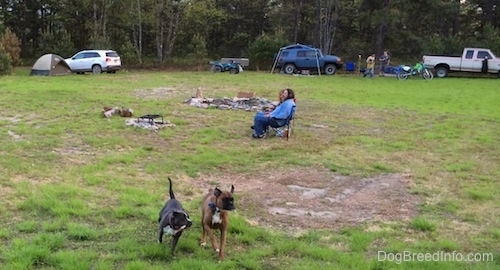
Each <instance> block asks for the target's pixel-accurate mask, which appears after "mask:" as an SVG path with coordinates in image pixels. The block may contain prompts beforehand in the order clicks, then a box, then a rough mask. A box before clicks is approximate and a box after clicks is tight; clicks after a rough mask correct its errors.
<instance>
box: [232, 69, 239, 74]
mask: <svg viewBox="0 0 500 270" xmlns="http://www.w3.org/2000/svg"><path fill="white" fill-rule="evenodd" d="M229 73H230V74H238V73H240V71H239V69H237V68H231V69H230V70H229Z"/></svg>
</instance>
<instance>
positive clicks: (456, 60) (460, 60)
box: [423, 48, 500, 78]
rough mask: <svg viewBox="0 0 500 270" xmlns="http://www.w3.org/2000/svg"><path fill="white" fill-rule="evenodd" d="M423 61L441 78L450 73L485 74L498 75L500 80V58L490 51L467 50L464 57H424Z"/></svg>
mask: <svg viewBox="0 0 500 270" xmlns="http://www.w3.org/2000/svg"><path fill="white" fill-rule="evenodd" d="M423 61H424V65H425V67H427V68H431V69H434V72H435V74H436V76H437V77H439V78H444V77H446V76H448V73H450V72H483V73H491V74H497V76H498V77H499V78H500V58H498V57H496V56H495V54H493V52H491V50H489V49H483V48H465V49H464V51H463V53H462V56H445V55H424V56H423Z"/></svg>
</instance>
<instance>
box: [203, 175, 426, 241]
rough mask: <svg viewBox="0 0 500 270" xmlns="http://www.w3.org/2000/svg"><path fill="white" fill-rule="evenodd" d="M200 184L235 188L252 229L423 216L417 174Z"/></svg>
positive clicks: (230, 178)
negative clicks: (419, 213)
mask: <svg viewBox="0 0 500 270" xmlns="http://www.w3.org/2000/svg"><path fill="white" fill-rule="evenodd" d="M194 182H195V184H196V185H197V186H199V187H200V188H202V189H203V190H206V189H207V188H208V187H211V186H213V185H215V184H218V185H219V186H220V188H221V189H228V188H229V187H230V185H231V184H234V186H235V193H237V194H238V196H237V201H236V204H237V212H238V213H239V214H242V215H244V216H246V217H247V218H248V221H249V222H250V223H252V224H255V225H259V226H268V227H272V228H276V229H281V230H285V231H289V232H297V231H302V230H308V229H333V230H339V229H341V228H344V227H349V226H356V225H360V224H364V223H368V224H369V223H371V222H392V221H406V220H409V219H410V218H411V217H413V216H414V215H415V214H416V213H417V206H418V203H419V198H418V196H416V195H413V194H411V193H410V192H409V189H410V188H411V186H412V185H413V176H412V175H411V174H384V175H379V176H376V177H369V178H359V177H349V176H341V175H337V174H335V173H333V172H330V171H327V170H323V171H321V170H314V169H309V168H300V169H290V170H286V171H274V172H266V173H263V174H261V175H256V176H254V177H247V176H243V175H226V176H222V177H220V176H219V177H218V178H215V177H210V176H204V177H202V178H200V179H196V180H194Z"/></svg>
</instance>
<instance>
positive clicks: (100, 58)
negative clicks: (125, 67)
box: [64, 50, 122, 74]
mask: <svg viewBox="0 0 500 270" xmlns="http://www.w3.org/2000/svg"><path fill="white" fill-rule="evenodd" d="M64 61H66V63H67V64H68V66H69V68H70V69H71V71H72V72H75V73H78V74H82V73H85V72H92V73H94V74H101V73H102V72H108V73H115V72H116V71H117V70H120V69H121V68H122V62H121V59H120V56H119V55H118V53H116V52H115V51H112V50H84V51H80V52H78V53H76V54H75V55H73V56H72V57H71V58H68V59H65V60H64Z"/></svg>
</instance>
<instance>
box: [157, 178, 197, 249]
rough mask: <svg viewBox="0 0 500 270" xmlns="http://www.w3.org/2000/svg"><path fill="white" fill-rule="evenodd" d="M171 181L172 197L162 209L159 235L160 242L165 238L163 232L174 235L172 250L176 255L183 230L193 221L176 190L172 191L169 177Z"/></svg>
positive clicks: (170, 189)
mask: <svg viewBox="0 0 500 270" xmlns="http://www.w3.org/2000/svg"><path fill="white" fill-rule="evenodd" d="M168 181H169V182H170V188H169V193H170V199H169V200H168V201H167V202H166V203H165V205H164V206H163V208H162V209H161V211H160V217H159V218H158V222H159V223H160V231H159V234H160V235H159V237H158V243H161V242H162V240H163V233H166V234H169V235H172V237H173V238H172V246H171V252H172V256H173V255H174V250H175V246H176V245H177V242H178V241H179V238H180V237H181V235H182V231H183V230H184V229H186V228H189V227H191V225H192V222H191V220H190V219H189V215H188V214H187V213H186V211H185V210H184V208H182V204H181V203H180V202H179V201H178V200H177V199H175V195H174V192H173V191H172V180H171V179H170V177H169V178H168Z"/></svg>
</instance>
